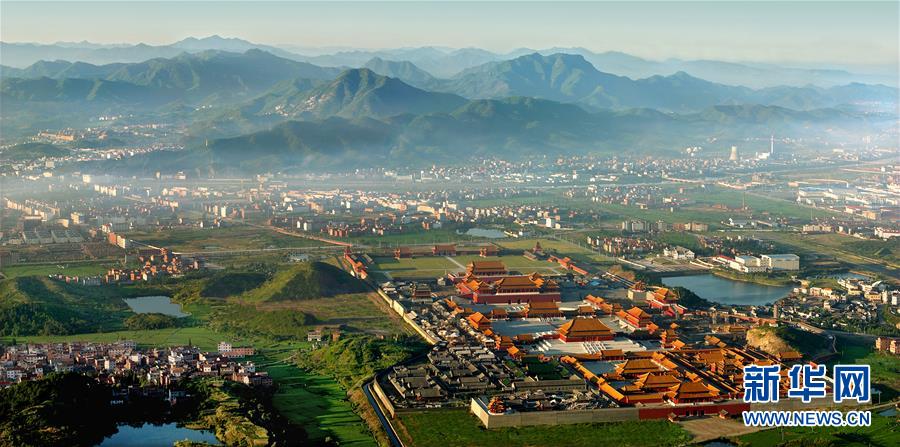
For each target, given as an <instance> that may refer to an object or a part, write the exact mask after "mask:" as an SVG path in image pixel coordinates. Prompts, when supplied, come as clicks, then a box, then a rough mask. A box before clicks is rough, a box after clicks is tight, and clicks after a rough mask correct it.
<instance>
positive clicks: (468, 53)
mask: <svg viewBox="0 0 900 447" xmlns="http://www.w3.org/2000/svg"><path fill="white" fill-rule="evenodd" d="M250 49H259V50H263V51H266V52H269V53H272V54H275V55H277V56H281V57H284V58H287V59H292V60H297V61H303V62H309V63H313V64H315V65H319V66H326V67H337V68H359V67H363V66H365V64H366V63H368V62H369V61H370V60H372V59H373V58H380V59H384V60H390V61H407V62H411V63H413V64H415V65H416V66H417V67H419V68H420V69H422V70H425V71H426V72H427V73H428V74H429V75H431V76H434V77H438V78H449V77H453V76H455V75H457V74H458V73H459V72H461V71H463V70H465V69H468V68H472V67H475V66H478V65H482V64H485V63H488V62H498V61H503V60H508V59H513V58H516V57H519V56H522V55H526V54H531V53H540V54H542V55H550V54H555V53H566V54H574V55H580V56H582V57H584V58H585V60H587V61H588V62H590V63H591V64H593V65H594V66H595V67H596V68H597V69H598V70H600V71H603V72H606V73H612V74H616V75H620V76H627V77H630V78H633V79H636V78H646V77H650V76H653V75H670V74H674V73H677V72H679V71H683V72H686V73H689V74H691V75H692V76H695V77H699V78H702V79H706V80H709V81H711V82H716V83H722V84H729V85H743V86H747V87H752V88H763V87H772V86H779V85H789V86H805V85H817V86H820V87H830V86H834V85H843V84H848V83H854V82H857V83H869V84H875V83H880V84H886V85H892V86H896V85H897V83H898V74H897V72H896V67H884V68H881V69H878V70H873V69H871V68H866V69H864V70H863V71H857V72H854V71H847V70H844V69H835V68H828V67H812V68H797V67H790V66H780V65H776V64H762V63H737V62H729V61H716V60H681V59H666V60H662V61H656V60H648V59H644V58H640V57H637V56H633V55H629V54H626V53H622V52H617V51H606V52H593V51H590V50H588V49H585V48H580V47H554V48H546V49H530V48H521V49H516V50H513V51H510V52H507V53H496V52H491V51H487V50H483V49H479V48H461V49H452V48H441V47H418V48H396V49H384V50H343V51H334V52H331V53H326V54H313V50H312V49H309V48H303V47H297V46H290V45H281V46H276V45H265V44H258V43H253V42H249V41H246V40H242V39H238V38H223V37H220V36H215V35H214V36H209V37H204V38H195V37H189V38H186V39H183V40H180V41H178V42H174V43H172V44H169V45H147V44H136V45H132V44H115V45H101V44H93V43H89V42H68V43H56V44H35V43H16V42H0V64H2V65H5V66H6V67H7V69H8V68H9V67H15V68H24V67H27V66H29V65H32V64H34V63H36V62H39V61H41V60H50V61H54V60H65V61H71V62H75V61H80V62H86V63H90V64H95V65H104V64H110V63H117V62H142V61H145V60H148V59H154V58H171V57H175V56H177V55H179V54H181V53H183V52H189V53H191V52H202V51H207V50H219V51H229V52H244V51H247V50H250ZM298 51H299V52H300V53H298ZM369 68H372V67H369Z"/></svg>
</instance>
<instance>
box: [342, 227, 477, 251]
mask: <svg viewBox="0 0 900 447" xmlns="http://www.w3.org/2000/svg"><path fill="white" fill-rule="evenodd" d="M335 239H340V240H346V241H350V242H353V243H355V244H366V245H372V246H376V247H378V246H397V245H409V244H436V243H445V242H458V241H471V240H485V239H483V238H479V237H474V236H470V235H467V234H457V233H456V228H454V227H453V226H448V227H446V228H437V229H433V230H425V229H409V230H406V231H404V232H403V233H399V234H386V235H384V236H374V235H373V236H368V235H366V236H353V237H350V238H335Z"/></svg>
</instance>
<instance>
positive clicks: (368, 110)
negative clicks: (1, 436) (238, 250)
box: [0, 41, 900, 173]
mask: <svg viewBox="0 0 900 447" xmlns="http://www.w3.org/2000/svg"><path fill="white" fill-rule="evenodd" d="M228 44H229V45H233V46H235V47H236V48H238V47H239V46H240V45H241V43H240V42H233V41H229V42H228ZM198 45H200V44H199V43H198V42H192V43H191V44H190V45H187V44H185V45H184V46H185V48H196V47H197V46H198ZM115 48H120V47H111V48H110V47H103V48H100V49H115ZM238 49H239V48H238ZM410 52H413V53H415V52H419V50H410ZM427 53H430V54H432V55H437V54H446V53H444V50H441V49H430V50H428V51H427ZM458 56H459V55H458ZM469 56H470V57H472V58H479V57H483V56H484V54H482V53H478V52H474V53H471V54H470V55H469ZM460 57H461V56H460ZM363 65H365V67H364V68H335V67H322V66H318V65H315V64H312V63H310V62H302V61H297V60H294V59H289V58H285V57H281V56H279V55H276V54H272V53H270V52H267V51H264V50H261V49H256V48H249V49H246V50H244V51H243V52H231V51H221V50H203V51H198V52H187V51H181V52H179V53H178V54H176V55H175V56H172V57H168V58H153V59H149V60H145V61H142V62H114V63H110V64H104V65H94V64H90V63H86V62H64V61H53V62H46V61H42V62H37V63H35V64H33V65H31V66H29V67H25V68H22V69H9V68H5V69H4V70H3V72H2V79H0V100H2V107H0V131H2V133H3V134H4V138H17V137H24V136H27V135H33V134H34V132H36V131H38V130H42V129H48V128H49V129H59V128H64V127H84V126H90V125H96V116H100V115H117V116H123V117H127V119H128V120H132V121H133V122H147V121H148V120H149V121H151V122H163V123H177V124H178V125H179V126H181V127H182V128H184V129H186V131H185V133H184V134H183V138H184V142H185V144H186V145H187V147H188V148H189V150H187V151H184V152H177V153H166V154H162V155H161V154H158V153H154V154H153V155H152V156H149V155H148V156H146V157H137V160H136V161H123V162H122V163H126V164H127V163H138V164H137V165H134V166H133V167H134V168H139V169H150V168H157V169H159V168H162V167H166V166H169V167H175V166H179V165H180V166H183V167H186V168H194V169H198V170H199V169H206V170H227V169H239V170H247V171H252V170H260V169H262V170H273V169H283V168H286V167H291V166H295V167H302V168H322V167H337V166H341V167H346V166H361V165H367V164H368V165H371V163H388V162H389V161H391V160H402V161H403V162H408V163H418V162H428V161H430V160H441V159H456V160H459V159H460V157H463V158H464V157H467V156H473V155H481V156H484V155H512V156H518V155H524V154H567V153H594V152H620V151H626V150H627V151H634V152H643V153H658V152H670V153H671V152H673V151H678V150H680V148H682V147H685V146H688V145H690V146H693V145H698V144H702V143H703V142H706V141H716V142H717V144H721V142H723V141H733V142H738V141H742V140H744V139H747V138H753V137H756V136H758V135H760V134H763V135H768V134H771V133H778V134H783V135H791V137H792V138H797V139H803V138H806V139H819V140H822V139H826V140H828V141H831V140H834V141H854V140H857V141H858V138H859V137H858V136H859V135H872V134H884V132H891V131H895V127H896V118H897V114H896V112H895V111H896V107H897V104H898V102H900V101H898V90H897V89H896V88H892V87H887V86H883V85H868V84H859V83H856V84H847V85H842V86H834V87H828V88H822V87H813V86H806V87H791V86H779V87H768V88H762V89H753V88H749V87H743V86H732V85H725V84H720V83H715V82H711V81H708V80H704V79H700V78H697V77H694V76H691V75H690V74H688V73H685V72H679V73H675V74H672V75H667V76H662V75H654V76H651V77H648V78H642V79H631V78H629V77H625V76H620V75H616V74H611V73H606V72H603V71H600V70H598V69H597V68H596V67H595V65H594V64H592V63H591V62H590V61H588V60H587V59H586V58H585V57H584V56H583V55H578V54H565V53H553V54H548V55H544V54H540V53H536V52H532V53H525V54H521V55H519V56H517V57H514V58H512V59H509V60H503V61H488V62H484V63H482V64H480V65H477V66H474V67H470V68H467V69H464V70H463V71H461V72H460V73H458V74H456V75H454V76H452V77H450V78H439V77H435V76H432V75H431V74H430V73H429V72H428V71H426V70H424V69H422V68H421V67H419V66H418V65H417V64H416V63H414V62H412V61H409V60H402V59H401V60H388V59H382V58H379V57H373V58H370V59H368V60H366V61H365V62H364V63H363ZM201 142H202V144H201ZM148 157H150V158H148ZM151 158H152V159H151ZM167 164H168V165H167ZM207 173H208V172H207Z"/></svg>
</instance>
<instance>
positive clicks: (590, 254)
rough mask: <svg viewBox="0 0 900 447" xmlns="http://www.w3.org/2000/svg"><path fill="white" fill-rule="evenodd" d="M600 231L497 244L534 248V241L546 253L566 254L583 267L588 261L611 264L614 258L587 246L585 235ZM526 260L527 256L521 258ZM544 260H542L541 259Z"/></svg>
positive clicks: (515, 248)
mask: <svg viewBox="0 0 900 447" xmlns="http://www.w3.org/2000/svg"><path fill="white" fill-rule="evenodd" d="M598 233H600V231H594V230H589V231H584V232H572V233H565V234H561V235H560V238H561V239H563V240H559V239H507V240H503V241H500V242H498V243H497V245H499V246H501V247H503V248H505V249H508V250H526V249H529V250H530V249H532V248H534V243H535V242H540V243H541V248H543V249H544V251H545V252H546V253H552V254H555V255H556V256H560V257H565V256H568V257H569V258H571V259H572V260H574V261H575V262H576V263H579V264H582V266H583V267H586V264H590V263H599V264H611V263H614V262H615V259H614V258H611V257H609V256H606V255H604V254H602V253H598V252H596V251H594V250H591V249H589V248H587V246H586V244H587V240H586V239H587V236H588V235H589V234H598ZM522 259H525V260H528V259H527V258H524V257H523V258H522ZM541 262H544V261H541Z"/></svg>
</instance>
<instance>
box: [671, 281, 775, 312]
mask: <svg viewBox="0 0 900 447" xmlns="http://www.w3.org/2000/svg"><path fill="white" fill-rule="evenodd" d="M662 282H663V284H665V285H667V286H669V287H676V286H677V287H684V288H686V289H688V290H690V291H691V292H694V293H696V294H697V296H699V297H700V298H704V299H707V300H709V301H714V302H716V303H720V304H737V305H753V306H760V305H763V304H770V303H773V302H775V301H778V300H780V299H781V298H784V297H786V296H787V295H788V294H789V293H790V292H791V290H792V289H793V287H791V286H769V285H764V284H756V283H752V282H744V281H735V280H733V279H728V278H722V277H720V276H715V275H711V274H710V275H687V276H672V277H669V278H663V279H662Z"/></svg>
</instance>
